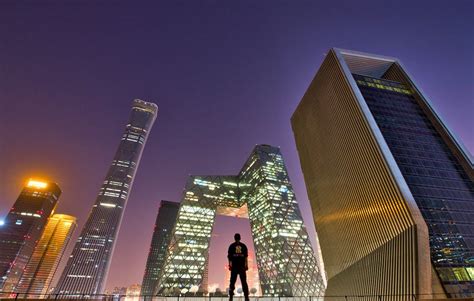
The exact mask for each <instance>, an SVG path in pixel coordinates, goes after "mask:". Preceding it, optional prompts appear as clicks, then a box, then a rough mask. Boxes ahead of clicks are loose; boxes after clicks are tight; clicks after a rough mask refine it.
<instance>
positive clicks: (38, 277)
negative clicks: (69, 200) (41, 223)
mask: <svg viewBox="0 0 474 301" xmlns="http://www.w3.org/2000/svg"><path fill="white" fill-rule="evenodd" d="M76 226H77V224H76V218H75V217H74V216H70V215H66V214H54V215H53V216H51V217H50V218H49V221H48V223H47V224H46V227H45V228H44V232H43V235H42V236H41V238H40V240H39V242H38V244H37V246H36V248H35V250H34V252H33V255H32V256H31V259H30V261H29V262H28V264H27V265H26V269H25V271H24V272H23V275H22V277H21V279H20V281H19V284H18V289H17V291H18V292H21V293H25V295H27V296H29V297H30V298H42V297H45V295H46V294H47V293H49V292H50V288H51V281H52V280H53V277H54V275H55V273H56V270H57V268H58V265H59V262H60V261H61V258H62V256H63V254H64V250H65V249H66V247H67V245H68V243H69V240H70V239H71V235H72V233H73V232H74V230H75V228H76Z"/></svg>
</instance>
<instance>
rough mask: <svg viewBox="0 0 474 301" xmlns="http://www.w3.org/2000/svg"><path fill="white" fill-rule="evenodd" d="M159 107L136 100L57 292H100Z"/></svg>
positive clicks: (72, 293) (73, 293) (71, 293)
mask: <svg viewBox="0 0 474 301" xmlns="http://www.w3.org/2000/svg"><path fill="white" fill-rule="evenodd" d="M157 112H158V107H157V106H156V105H155V104H153V103H149V102H145V101H142V100H138V99H136V100H134V101H133V104H132V112H131V114H130V118H129V122H128V124H127V125H126V127H125V133H124V134H123V136H122V139H121V141H120V144H119V147H118V150H117V152H116V154H115V157H114V159H113V161H112V165H111V166H110V168H109V171H108V172H107V175H106V177H105V180H104V183H103V184H102V187H101V188H100V191H99V195H98V196H97V199H96V201H95V203H94V205H93V206H92V210H91V212H90V213H89V217H88V218H87V221H86V223H85V225H84V228H83V229H82V231H81V234H80V236H79V238H78V240H77V242H76V245H75V247H74V249H73V251H72V254H71V256H70V257H69V260H68V262H67V264H66V267H65V269H64V271H63V273H62V275H61V278H60V280H59V282H58V285H57V286H56V290H55V292H56V293H59V294H67V295H91V294H100V293H102V292H103V290H104V284H105V280H106V278H107V272H108V270H109V266H110V262H111V259H112V254H113V251H114V246H115V242H116V239H117V233H118V231H119V228H120V223H121V221H122V217H123V212H124V210H125V206H126V204H127V200H128V197H129V195H130V191H131V189H132V184H133V180H134V177H135V173H136V171H137V168H138V165H139V163H140V158H141V155H142V152H143V148H144V146H145V143H146V139H147V137H148V135H149V132H150V129H151V127H152V125H153V122H154V121H155V118H156V114H157Z"/></svg>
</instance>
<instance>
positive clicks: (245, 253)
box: [244, 245, 249, 271]
mask: <svg viewBox="0 0 474 301" xmlns="http://www.w3.org/2000/svg"><path fill="white" fill-rule="evenodd" d="M244 246H245V245H244ZM244 256H245V270H246V271H247V270H248V269H249V260H248V258H249V251H248V250H247V246H245V248H244Z"/></svg>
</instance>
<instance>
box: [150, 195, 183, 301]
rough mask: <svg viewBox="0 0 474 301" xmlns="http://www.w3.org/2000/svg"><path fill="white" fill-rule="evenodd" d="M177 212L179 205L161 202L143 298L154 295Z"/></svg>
mask: <svg viewBox="0 0 474 301" xmlns="http://www.w3.org/2000/svg"><path fill="white" fill-rule="evenodd" d="M178 210H179V203H176V202H168V201H161V204H160V209H159V210H158V215H157V217H156V222H155V228H154V230H153V237H152V239H151V245H150V251H149V253H148V258H147V261H146V267H145V274H144V276H143V282H142V286H141V295H142V296H145V298H147V297H151V296H153V295H154V292H155V288H156V284H157V281H158V277H159V275H160V271H161V268H162V267H163V264H164V261H165V257H166V252H167V250H168V246H169V243H170V240H171V232H172V231H173V227H174V224H175V222H176V217H177V215H178ZM150 299H151V298H150Z"/></svg>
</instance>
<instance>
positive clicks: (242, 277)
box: [239, 271, 249, 301]
mask: <svg viewBox="0 0 474 301" xmlns="http://www.w3.org/2000/svg"><path fill="white" fill-rule="evenodd" d="M239 274H240V282H241V283H242V291H243V292H244V297H245V300H246V301H247V300H249V286H248V285H247V272H245V271H242V272H240V273H239Z"/></svg>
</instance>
